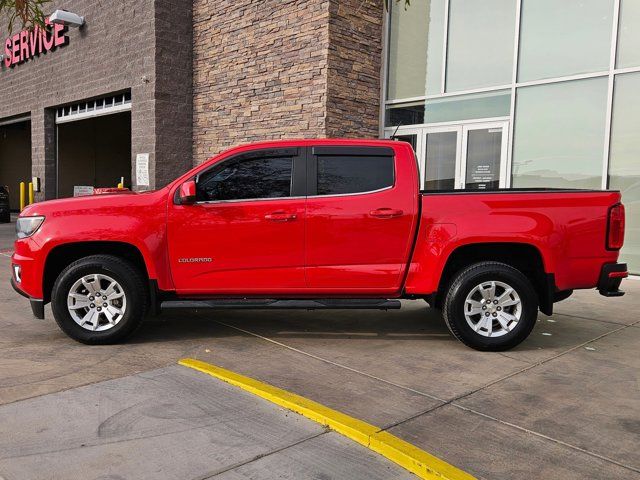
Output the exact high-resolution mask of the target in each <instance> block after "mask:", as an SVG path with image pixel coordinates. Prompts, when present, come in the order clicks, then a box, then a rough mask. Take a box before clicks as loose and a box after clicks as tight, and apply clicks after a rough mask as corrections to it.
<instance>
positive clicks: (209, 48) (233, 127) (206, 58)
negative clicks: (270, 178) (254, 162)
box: [193, 0, 329, 163]
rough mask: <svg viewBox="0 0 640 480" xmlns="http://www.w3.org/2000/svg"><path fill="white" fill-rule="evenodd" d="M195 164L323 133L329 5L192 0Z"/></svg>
mask: <svg viewBox="0 0 640 480" xmlns="http://www.w3.org/2000/svg"><path fill="white" fill-rule="evenodd" d="M193 12H194V13H193V25H194V52H193V55H194V60H193V64H194V74H193V81H194V117H193V118H194V161H195V162H196V163H200V162H202V161H204V160H206V159H207V158H208V157H210V156H211V155H213V154H215V153H217V152H220V151H221V150H223V149H225V148H227V147H229V146H232V145H236V144H239V143H244V142H250V141H255V140H266V139H277V138H293V137H318V136H324V135H325V131H326V118H325V117H326V110H325V105H326V101H327V92H326V82H327V63H326V57H327V51H328V47H329V45H328V43H329V32H328V22H329V2H328V1H325V0H297V1H285V0H264V1H262V0H238V1H224V0H222V1H220V0H195V1H194V7H193Z"/></svg>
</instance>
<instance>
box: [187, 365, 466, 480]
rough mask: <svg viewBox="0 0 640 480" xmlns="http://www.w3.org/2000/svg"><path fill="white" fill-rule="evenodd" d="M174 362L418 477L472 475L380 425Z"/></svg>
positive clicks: (211, 368)
mask: <svg viewBox="0 0 640 480" xmlns="http://www.w3.org/2000/svg"><path fill="white" fill-rule="evenodd" d="M178 363H179V364H180V365H183V366H185V367H189V368H193V369H194V370H198V371H200V372H204V373H206V374H209V375H211V376H213V377H216V378H218V379H220V380H222V381H224V382H227V383H230V384H231V385H234V386H236V387H239V388H241V389H243V390H246V391H247V392H250V393H253V394H254V395H257V396H259V397H261V398H264V399H265V400H269V401H270V402H272V403H275V404H276V405H279V406H281V407H284V408H286V409H288V410H292V411H294V412H296V413H299V414H300V415H303V416H305V417H307V418H309V419H311V420H313V421H314V422H317V423H319V424H321V425H324V426H326V427H329V428H330V429H331V430H335V431H336V432H338V433H340V434H342V435H344V436H345V437H347V438H350V439H351V440H353V441H355V442H358V443H359V444H360V445H364V446H365V447H367V448H369V449H370V450H373V451H374V452H377V453H379V454H380V455H382V456H383V457H385V458H387V459H389V460H391V461H392V462H394V463H396V464H398V465H400V466H401V467H403V468H405V469H407V470H409V471H410V472H412V473H415V474H416V475H417V476H418V477H420V478H425V479H437V480H472V479H474V478H475V477H473V476H471V475H469V474H468V473H466V472H463V471H462V470H460V469H458V468H456V467H454V466H453V465H450V464H448V463H446V462H444V461H442V460H440V459H439V458H437V457H434V456H433V455H431V454H429V453H427V452H425V451H424V450H421V449H419V448H418V447H416V446H414V445H412V444H410V443H408V442H405V441H404V440H401V439H399V438H398V437H396V436H394V435H392V434H390V433H389V432H386V431H383V430H382V429H381V428H380V427H376V426H374V425H371V424H369V423H366V422H363V421H362V420H358V419H357V418H353V417H350V416H349V415H345V414H344V413H341V412H338V411H336V410H333V409H331V408H328V407H325V406H324V405H321V404H319V403H317V402H314V401H313V400H309V399H308V398H304V397H301V396H300V395H296V394H295V393H291V392H287V391H286V390H282V389H280V388H277V387H274V386H272V385H269V384H267V383H263V382H260V381H258V380H254V379H253V378H249V377H245V376H244V375H240V374H238V373H235V372H232V371H230V370H226V369H224V368H221V367H216V366H215V365H211V364H209V363H206V362H202V361H200V360H194V359H192V358H184V359H182V360H180V361H179V362H178Z"/></svg>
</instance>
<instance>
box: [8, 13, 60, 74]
mask: <svg viewBox="0 0 640 480" xmlns="http://www.w3.org/2000/svg"><path fill="white" fill-rule="evenodd" d="M67 30H68V29H67V27H65V26H64V25H59V24H55V25H52V24H51V22H49V19H47V20H46V21H45V27H44V28H42V27H39V26H35V27H33V28H32V29H29V30H23V31H21V32H18V33H16V34H15V35H12V36H11V37H9V38H7V39H6V40H5V42H4V65H5V67H11V68H13V67H15V66H16V65H19V64H21V63H24V62H26V61H27V60H30V59H33V58H35V57H37V56H38V55H40V54H43V53H47V52H50V51H52V50H55V49H56V48H59V47H64V46H65V45H68V44H69V37H67V35H66V33H67Z"/></svg>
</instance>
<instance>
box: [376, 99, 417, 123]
mask: <svg viewBox="0 0 640 480" xmlns="http://www.w3.org/2000/svg"><path fill="white" fill-rule="evenodd" d="M423 121H424V102H419V103H408V104H401V105H389V106H388V107H387V110H386V115H385V126H386V127H397V126H398V125H415V124H418V123H422V122H423Z"/></svg>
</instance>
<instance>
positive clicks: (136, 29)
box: [0, 0, 192, 200]
mask: <svg viewBox="0 0 640 480" xmlns="http://www.w3.org/2000/svg"><path fill="white" fill-rule="evenodd" d="M47 7H48V8H50V9H51V10H55V9H58V8H61V9H66V10H70V11H73V12H75V13H78V14H80V15H83V16H85V19H86V25H85V26H84V27H83V28H82V29H73V28H71V29H69V32H68V37H69V45H67V46H65V47H64V48H61V49H59V50H56V51H53V52H49V53H47V54H46V55H40V56H39V57H36V58H35V59H32V60H29V61H28V62H26V63H24V64H21V65H17V66H16V67H14V68H13V69H10V68H6V67H4V66H2V67H1V71H0V119H5V118H8V117H11V116H15V115H24V114H30V115H31V126H32V170H33V174H34V175H37V176H40V177H41V179H42V190H43V191H42V193H41V194H39V195H37V199H38V200H41V199H43V198H45V197H46V198H52V197H53V196H55V184H56V179H55V171H56V168H55V124H54V121H53V112H54V110H55V107H56V106H59V105H64V104H69V103H75V102H78V101H82V100H85V99H90V98H93V97H101V96H105V95H108V94H110V93H115V92H120V91H124V90H131V96H132V111H131V116H132V133H131V140H132V157H133V158H135V155H136V154H137V153H149V154H150V168H151V183H152V186H153V185H158V186H159V185H162V184H164V183H165V182H166V181H168V180H170V179H171V178H174V176H175V173H176V172H177V171H179V170H178V169H184V168H185V167H186V166H187V165H189V164H190V163H191V161H190V154H191V141H190V139H191V105H190V98H191V89H190V86H191V73H192V71H191V56H190V52H191V8H190V7H191V1H190V0H123V1H118V2H107V3H105V2H104V0H54V1H53V2H51V3H50V4H48V5H47ZM16 29H17V27H14V31H15V30H16ZM7 36H8V32H7V29H6V26H5V23H4V22H2V21H0V37H1V38H2V40H4V38H6V37H7ZM158 57H159V60H158ZM185 65H186V66H185ZM168 118H169V119H171V121H168V120H166V119H168ZM174 134H177V135H178V136H179V138H180V139H179V140H178V141H173V142H172V141H167V139H169V138H171V137H172V135H174ZM173 138H174V140H175V137H173ZM183 138H186V139H187V140H182V139H183ZM156 156H157V157H158V158H157V159H156ZM156 161H157V163H158V164H162V168H159V169H156V168H155V165H156ZM156 170H157V171H156ZM169 172H171V174H169ZM134 178H135V177H134Z"/></svg>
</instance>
